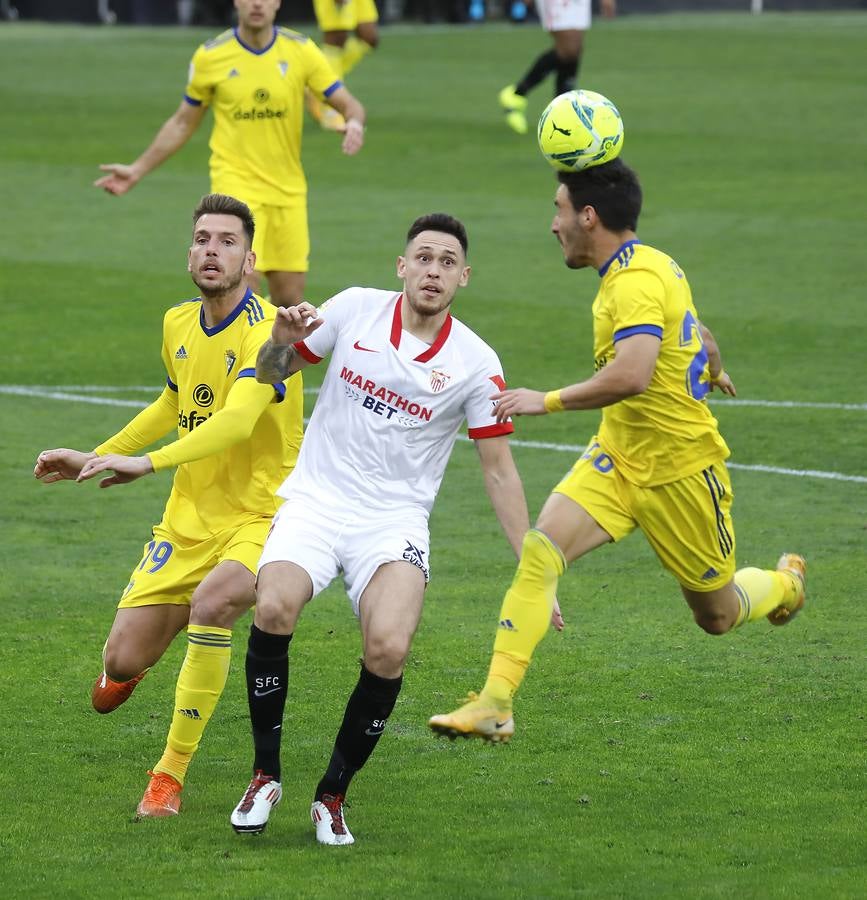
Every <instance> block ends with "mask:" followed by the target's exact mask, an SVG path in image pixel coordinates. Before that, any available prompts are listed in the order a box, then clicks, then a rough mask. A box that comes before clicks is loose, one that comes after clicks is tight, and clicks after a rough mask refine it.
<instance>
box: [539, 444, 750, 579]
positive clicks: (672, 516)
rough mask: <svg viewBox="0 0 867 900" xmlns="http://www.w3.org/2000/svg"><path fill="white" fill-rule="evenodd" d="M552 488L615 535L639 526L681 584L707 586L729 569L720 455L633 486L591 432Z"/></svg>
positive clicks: (729, 531)
mask: <svg viewBox="0 0 867 900" xmlns="http://www.w3.org/2000/svg"><path fill="white" fill-rule="evenodd" d="M554 492H555V493H558V494H565V495H566V496H567V497H569V498H570V499H572V500H574V501H575V502H576V503H577V504H578V505H579V506H581V507H583V508H584V509H585V510H587V512H588V513H589V514H590V515H591V516H592V517H593V518H594V519H595V520H596V521H597V522H598V523H599V525H600V526H601V527H602V528H604V529H605V531H607V532H608V533H609V534H610V535H611V537H612V538H614V540H615V541H619V540H621V538H624V537H626V535H627V534H629V533H630V532H632V531H634V530H635V529H636V528H640V529H641V531H643V532H644V536H645V537H646V538H647V541H648V543H649V544H650V546H651V547H653V549H654V551H655V552H656V555H657V556H658V557H659V561H660V562H661V563H662V565H663V566H664V567H665V568H666V569H668V571H669V572H671V573H672V574H673V575H674V577H675V578H677V580H678V582H679V583H680V584H682V585H683V586H684V587H688V588H691V589H692V590H694V591H712V590H716V589H717V588H720V587H722V586H723V585H725V584H727V583H728V582H729V581H730V580H731V578H732V576H733V575H734V572H735V532H734V526H733V525H732V519H731V506H732V487H731V481H730V480H729V474H728V469H726V466H725V463H723V462H722V461H720V462H715V463H714V464H713V465H710V466H708V467H707V468H705V469H702V470H701V471H700V472H696V473H695V474H694V475H689V476H687V477H686V478H681V479H680V480H679V481H673V482H671V483H670V484H660V485H656V486H655V487H639V486H637V485H635V484H632V483H631V482H629V481H627V480H626V479H625V478H623V477H622V476H621V475H620V473H619V472H618V471H617V469H616V467H615V465H614V460H613V459H612V458H611V457H610V456H609V455H608V454H607V453H605V452H604V451H603V448H602V447H600V445H599V442H598V440H597V438H596V437H595V436H594V437H593V440H592V441H591V442H590V445H589V446H588V448H587V450H586V451H585V452H584V455H583V456H582V457H581V458H580V459H579V460H578V461H577V462H576V463H575V465H574V466H573V467H572V470H571V471H570V472H569V474H568V475H567V476H566V477H565V478H564V479H563V480H562V481H561V482H560V483H559V484H558V485H557V486H556V487H555V488H554Z"/></svg>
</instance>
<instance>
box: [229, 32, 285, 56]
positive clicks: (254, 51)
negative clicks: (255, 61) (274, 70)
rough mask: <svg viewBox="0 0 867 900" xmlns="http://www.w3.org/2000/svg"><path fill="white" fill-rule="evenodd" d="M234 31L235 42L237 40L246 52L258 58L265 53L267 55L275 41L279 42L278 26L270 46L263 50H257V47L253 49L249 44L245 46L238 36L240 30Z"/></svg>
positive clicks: (272, 35)
mask: <svg viewBox="0 0 867 900" xmlns="http://www.w3.org/2000/svg"><path fill="white" fill-rule="evenodd" d="M232 31H233V33H234V35H235V40H236V41H237V42H238V43H239V44H240V45H241V46H242V47H243V48H244V49H245V50H248V51H249V52H250V53H253V54H255V55H256V56H261V55H262V54H263V53H267V52H268V51H269V50H270V49H271V48H272V47H273V46H274V41H276V40H277V26H276V25H275V26H274V30H273V31H272V33H271V40H270V41H269V42H268V46H267V47H263V48H262V49H261V50H257V49H256V48H255V47H251V46H250V45H249V44H245V43H244V42H243V41H242V40H241V35H239V34H238V29H237V28H233V29H232Z"/></svg>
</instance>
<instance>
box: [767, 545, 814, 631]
mask: <svg viewBox="0 0 867 900" xmlns="http://www.w3.org/2000/svg"><path fill="white" fill-rule="evenodd" d="M777 571H778V572H785V573H786V574H788V575H791V576H792V590H791V591H787V592H786V596H785V597H784V599H783V602H782V603H781V604H780V605H779V606H778V607H777V608H776V609H772V610H771V611H770V612H769V613H768V621H769V622H770V623H771V625H785V624H786V623H787V622H790V621H791V620H792V619H793V618H794V617H795V616H796V615H797V614H798V613H799V612H800V611H801V609H802V608H803V606H804V600H805V599H806V596H807V590H806V586H807V561H806V560H805V559H804V557H803V556H798V554H797V553H784V554H783V555H782V556H781V557H780V559H779V561H778V562H777Z"/></svg>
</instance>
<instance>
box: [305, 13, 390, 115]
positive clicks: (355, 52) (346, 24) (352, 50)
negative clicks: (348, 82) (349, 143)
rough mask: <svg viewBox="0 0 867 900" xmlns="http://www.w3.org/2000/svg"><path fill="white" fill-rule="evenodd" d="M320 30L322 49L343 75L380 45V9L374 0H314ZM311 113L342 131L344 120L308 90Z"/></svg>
mask: <svg viewBox="0 0 867 900" xmlns="http://www.w3.org/2000/svg"><path fill="white" fill-rule="evenodd" d="M313 10H314V12H315V13H316V22H317V23H318V25H319V28H320V30H321V31H322V51H323V52H324V53H325V57H326V59H327V60H328V62H329V63H331V68H332V69H334V72H335V74H336V75H337V77H338V78H341V79H343V78H345V77H346V76H347V75H348V74H349V73H350V72H351V71H352V69H354V68H355V67H356V66H357V65H358V64H359V63H360V62H361V60H362V59H364V57H365V56H367V54H368V53H370V52H371V51H372V50H375V49H376V48H377V47H378V46H379V24H378V23H379V12H378V11H377V8H376V4H375V3H374V0H313ZM307 101H308V102H307V106H308V108H309V109H310V113H311V115H312V116H313V117H314V118H315V119H317V120H318V121H319V124H320V125H322V127H323V128H325V129H327V130H328V131H345V129H346V120H345V119H344V117H343V116H342V115H341V114H340V112H338V110H337V109H335V108H334V107H331V106H324V105H323V104H322V103H321V102H320V100H319V98H318V97H317V96H316V95H315V94H314V93H313V92H309V93H308V97H307Z"/></svg>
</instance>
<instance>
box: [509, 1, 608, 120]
mask: <svg viewBox="0 0 867 900" xmlns="http://www.w3.org/2000/svg"><path fill="white" fill-rule="evenodd" d="M599 7H600V10H601V12H602V15H603V16H606V17H607V18H612V17H613V16H615V15H616V13H617V0H600V2H599ZM536 11H537V12H538V13H539V19H540V20H541V22H542V27H543V28H544V29H545V31H547V32H549V33H550V35H551V38H552V40H553V42H554V46H553V48H552V49H550V50H546V51H545V52H544V53H541V54H540V55H539V56H538V57H536V59H535V61H534V62H533V64H532V65H531V66H530V68H529V69H528V70H527V72H526V74H525V75H524V77H523V78H522V79H521V80H520V81H519V82H518V83H517V84H510V85H508V86H507V87H504V88H503V89H502V90H501V91H500V94H499V101H500V106H501V107H502V108H503V111H504V112H505V114H506V124H507V125H508V126H509V128H511V129H512V131H516V132H517V133H518V134H526V133H527V128H528V126H527V116H526V110H527V94H528V93H529V92H530V91H531V90H533V88H534V87H536V85H537V84H539V82H541V81H544V80H545V79H546V78H547V77H548V75H549V74H550V73H551V72H554V73H555V76H554V96H555V97H556V96H558V95H559V94H562V93H564V92H565V91H571V90H574V89H575V85H576V83H577V78H578V69H579V67H580V65H581V52H582V50H583V47H584V32H585V31H587V29H588V28H590V20H591V11H590V0H536Z"/></svg>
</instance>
